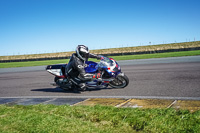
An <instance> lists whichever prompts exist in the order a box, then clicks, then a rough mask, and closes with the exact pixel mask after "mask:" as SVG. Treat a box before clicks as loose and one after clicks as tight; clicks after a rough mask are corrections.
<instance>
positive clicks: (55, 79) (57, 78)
mask: <svg viewBox="0 0 200 133" xmlns="http://www.w3.org/2000/svg"><path fill="white" fill-rule="evenodd" d="M59 79H61V78H59V77H55V78H54V82H55V83H56V84H57V85H58V87H59V88H61V89H63V90H65V91H69V90H73V89H72V87H67V86H66V85H64V84H62V83H59V81H58V80H59Z"/></svg>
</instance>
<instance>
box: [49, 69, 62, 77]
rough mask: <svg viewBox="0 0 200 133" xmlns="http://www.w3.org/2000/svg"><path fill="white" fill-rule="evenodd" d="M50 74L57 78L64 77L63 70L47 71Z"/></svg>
mask: <svg viewBox="0 0 200 133" xmlns="http://www.w3.org/2000/svg"><path fill="white" fill-rule="evenodd" d="M47 71H48V72H49V73H51V74H53V75H55V76H62V75H63V74H62V71H61V69H49V70H47Z"/></svg>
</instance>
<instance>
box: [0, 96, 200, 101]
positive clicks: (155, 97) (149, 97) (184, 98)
mask: <svg viewBox="0 0 200 133" xmlns="http://www.w3.org/2000/svg"><path fill="white" fill-rule="evenodd" d="M0 98H124V99H166V100H200V97H161V96H18V97H0Z"/></svg>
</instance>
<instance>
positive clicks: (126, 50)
mask: <svg viewBox="0 0 200 133" xmlns="http://www.w3.org/2000/svg"><path fill="white" fill-rule="evenodd" d="M75 47H76V46H74V48H75ZM195 47H200V41H194V42H182V43H171V44H159V45H147V46H137V47H121V48H108V49H98V50H91V51H90V52H91V53H94V54H112V53H129V52H144V51H159V50H169V49H183V48H195ZM72 53H73V52H58V53H45V54H30V55H14V56H0V60H17V59H38V58H52V57H69V56H71V54H72Z"/></svg>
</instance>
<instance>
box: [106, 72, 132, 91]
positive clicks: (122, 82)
mask: <svg viewBox="0 0 200 133" xmlns="http://www.w3.org/2000/svg"><path fill="white" fill-rule="evenodd" d="M128 84H129V79H128V77H127V76H126V75H125V74H124V75H118V76H117V77H116V78H115V79H114V80H113V81H111V82H110V83H109V85H110V86H111V87H113V88H124V87H126V86H127V85H128Z"/></svg>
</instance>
